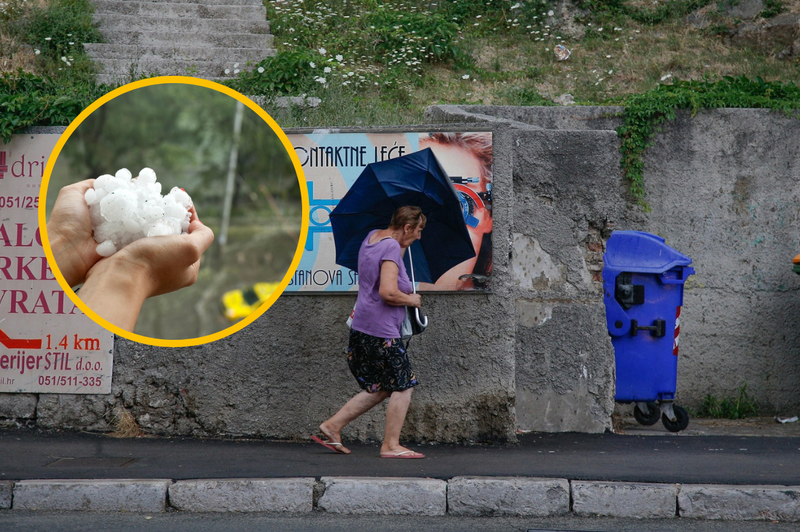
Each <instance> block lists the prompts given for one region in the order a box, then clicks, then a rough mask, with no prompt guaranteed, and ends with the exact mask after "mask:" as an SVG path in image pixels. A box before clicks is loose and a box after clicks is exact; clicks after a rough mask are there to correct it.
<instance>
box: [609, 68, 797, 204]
mask: <svg viewBox="0 0 800 532" xmlns="http://www.w3.org/2000/svg"><path fill="white" fill-rule="evenodd" d="M623 105H624V107H625V111H624V113H623V115H622V117H623V120H624V123H623V125H622V126H620V127H619V128H618V129H617V134H618V135H619V136H620V138H621V139H622V146H621V147H620V150H621V152H622V170H623V173H624V175H625V177H626V178H627V179H628V180H629V181H630V192H631V195H632V196H633V198H634V199H635V200H636V201H637V202H639V204H641V205H642V206H643V207H645V209H647V202H646V201H645V197H646V190H645V185H644V161H643V160H642V155H643V153H644V151H645V149H647V147H648V146H650V145H651V144H652V139H653V135H654V134H655V133H656V131H658V128H659V126H660V125H661V124H663V123H665V122H667V121H669V120H674V119H675V112H676V111H677V110H678V109H688V110H690V111H691V113H692V116H695V115H696V114H697V112H698V111H699V110H700V109H718V108H724V107H734V108H735V107H738V108H765V109H776V110H781V111H784V112H787V113H790V112H796V111H797V110H798V109H800V88H798V86H797V85H795V84H794V83H792V82H771V83H770V82H765V81H764V80H763V79H761V78H756V79H755V80H751V79H748V78H746V77H744V76H739V77H731V76H726V77H724V78H723V79H720V80H716V81H709V80H704V81H675V82H674V83H672V84H670V85H659V86H658V87H656V88H655V89H653V90H651V91H647V92H645V93H643V94H636V95H633V96H630V97H628V98H626V99H624V101H623Z"/></svg>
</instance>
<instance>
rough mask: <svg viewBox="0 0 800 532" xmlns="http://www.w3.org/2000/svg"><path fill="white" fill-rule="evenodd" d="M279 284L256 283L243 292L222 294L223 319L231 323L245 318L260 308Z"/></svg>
mask: <svg viewBox="0 0 800 532" xmlns="http://www.w3.org/2000/svg"><path fill="white" fill-rule="evenodd" d="M279 284H280V283H256V284H254V285H253V286H251V287H249V288H245V289H243V290H231V291H229V292H225V293H224V294H222V307H223V309H224V310H223V313H224V314H225V317H226V318H228V319H229V320H231V321H237V320H240V319H242V318H246V317H247V316H249V315H250V314H252V313H253V312H255V311H256V310H257V309H258V307H260V306H261V305H262V304H263V303H264V302H265V301H266V300H267V299H269V296H271V295H272V293H273V292H274V291H275V290H276V289H277V288H278V285H279Z"/></svg>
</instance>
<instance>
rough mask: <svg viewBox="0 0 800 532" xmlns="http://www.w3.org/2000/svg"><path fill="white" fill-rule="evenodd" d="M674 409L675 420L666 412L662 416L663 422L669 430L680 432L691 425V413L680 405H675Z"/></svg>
mask: <svg viewBox="0 0 800 532" xmlns="http://www.w3.org/2000/svg"><path fill="white" fill-rule="evenodd" d="M672 410H673V412H675V421H670V419H669V418H668V417H667V416H666V414H665V415H662V416H661V422H662V423H663V424H664V427H665V428H666V429H667V430H668V431H670V432H680V431H682V430H683V429H685V428H686V427H688V426H689V414H688V412H686V409H684V408H682V407H680V406H673V407H672Z"/></svg>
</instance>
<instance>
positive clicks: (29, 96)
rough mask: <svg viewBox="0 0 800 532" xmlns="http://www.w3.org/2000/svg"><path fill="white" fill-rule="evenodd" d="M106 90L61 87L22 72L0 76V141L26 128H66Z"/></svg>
mask: <svg viewBox="0 0 800 532" xmlns="http://www.w3.org/2000/svg"><path fill="white" fill-rule="evenodd" d="M107 89H108V87H105V86H103V87H97V86H95V85H94V83H86V84H78V85H72V86H65V85H63V84H59V83H56V82H54V81H53V80H51V79H49V78H43V77H40V76H36V75H34V74H29V73H26V72H17V73H15V74H8V73H7V74H2V75H0V139H2V140H3V142H9V141H10V140H11V136H12V135H13V134H14V133H16V132H17V131H18V130H20V129H23V128H26V127H30V126H66V125H68V124H69V123H70V122H71V121H72V120H73V119H74V118H75V117H76V116H78V115H79V114H80V113H81V111H83V110H84V109H85V108H86V107H88V106H89V105H90V104H91V103H92V102H93V101H95V100H96V99H97V98H99V97H100V96H102V95H103V94H104V93H105V92H106V91H107Z"/></svg>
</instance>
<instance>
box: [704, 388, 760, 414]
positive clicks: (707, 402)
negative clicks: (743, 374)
mask: <svg viewBox="0 0 800 532" xmlns="http://www.w3.org/2000/svg"><path fill="white" fill-rule="evenodd" d="M757 414H758V408H757V407H756V404H755V401H754V400H753V399H752V398H751V397H750V396H749V395H748V394H747V384H746V383H742V385H741V386H740V387H739V396H738V397H734V398H729V399H722V400H719V399H717V398H716V397H714V396H713V395H711V394H709V395H706V397H705V399H703V404H702V406H701V407H700V410H699V411H698V412H697V416H698V417H705V418H715V419H744V418H747V417H752V416H755V415H757Z"/></svg>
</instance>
